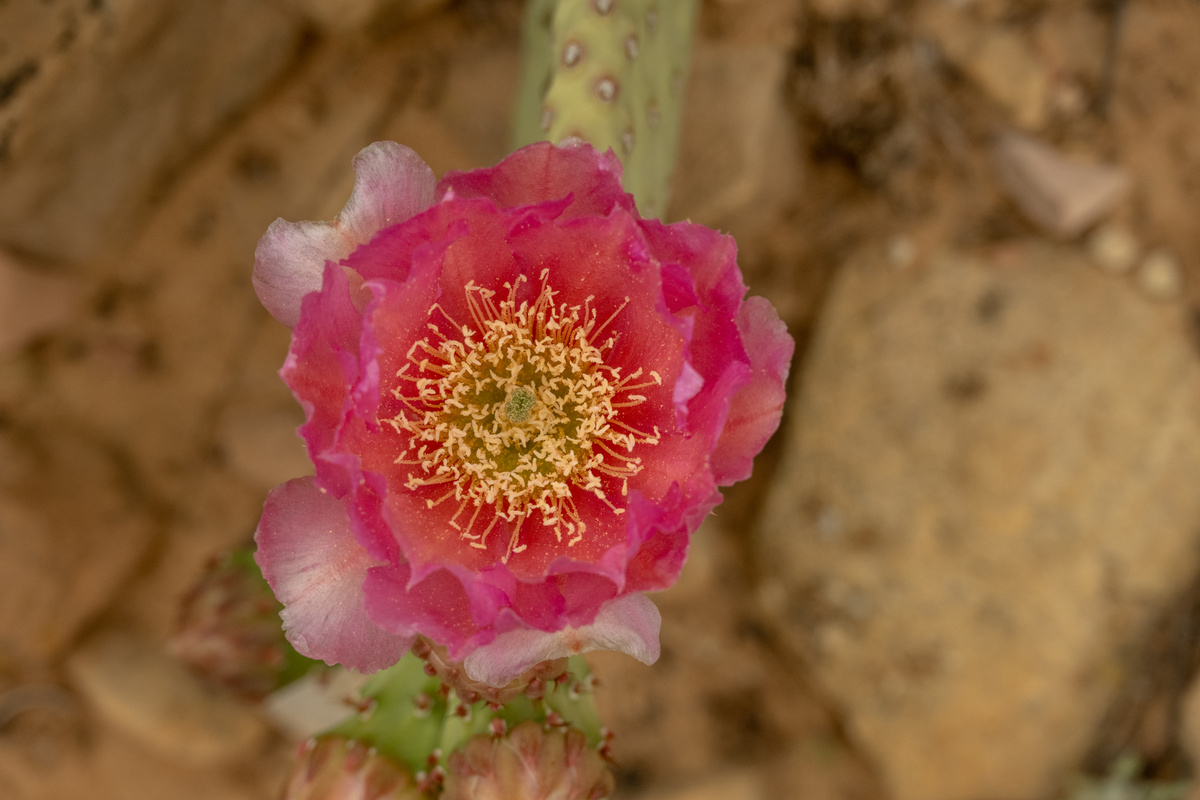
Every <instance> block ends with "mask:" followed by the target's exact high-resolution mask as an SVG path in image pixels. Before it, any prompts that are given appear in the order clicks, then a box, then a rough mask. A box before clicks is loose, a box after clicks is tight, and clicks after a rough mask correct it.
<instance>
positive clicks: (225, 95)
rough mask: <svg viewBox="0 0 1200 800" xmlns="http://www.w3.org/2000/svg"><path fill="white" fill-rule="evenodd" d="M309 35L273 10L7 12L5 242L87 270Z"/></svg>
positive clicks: (1, 172) (142, 0) (241, 2)
mask: <svg viewBox="0 0 1200 800" xmlns="http://www.w3.org/2000/svg"><path fill="white" fill-rule="evenodd" d="M300 37H301V21H300V20H299V19H298V18H294V17H291V16H288V15H287V14H285V13H284V12H283V11H282V10H281V9H279V8H278V7H277V6H276V4H275V3H273V2H270V0H213V1H212V2H205V3H164V2H159V0H122V2H109V3H98V2H85V0H70V2H65V3H57V4H48V3H36V4H35V3H5V4H3V5H0V65H3V66H2V67H0V86H3V87H4V89H3V96H2V97H0V185H3V187H4V191H3V192H0V241H4V242H7V243H9V244H10V245H13V246H14V247H16V248H18V249H20V250H23V251H28V252H31V253H36V254H38V255H40V256H43V257H47V258H56V259H68V260H75V261H78V260H82V259H85V258H89V257H94V256H95V255H97V254H98V253H100V252H107V251H110V250H111V249H112V248H114V247H115V246H116V245H119V244H120V243H122V242H124V241H126V240H127V239H128V238H129V237H130V236H131V235H132V234H133V233H134V231H135V230H136V228H137V226H138V223H139V222H140V221H141V220H142V218H143V217H144V216H145V214H146V212H147V210H148V209H149V208H150V206H151V205H152V204H153V203H154V202H155V200H156V199H157V198H158V197H160V196H161V194H162V193H163V191H164V189H165V188H166V187H167V186H168V185H169V184H170V183H171V182H172V181H173V178H174V175H175V173H176V171H177V170H179V169H180V168H181V167H182V166H183V165H184V163H185V162H186V160H187V158H188V157H189V156H191V155H192V154H193V153H194V152H195V151H196V150H197V149H198V148H199V147H201V146H202V145H204V144H205V143H207V142H208V140H209V139H210V138H211V137H212V136H213V135H214V134H215V133H216V132H217V131H218V130H219V129H220V127H221V126H222V125H224V124H226V123H228V122H229V121H230V120H231V119H232V118H233V117H234V116H235V115H237V114H238V113H239V112H241V111H242V110H244V109H245V108H246V107H247V106H248V105H249V104H250V103H251V102H253V101H254V100H255V99H256V98H258V97H259V96H260V95H261V94H262V92H263V91H264V90H266V89H267V88H268V87H269V86H270V85H271V84H272V82H274V81H275V80H276V79H277V78H278V77H279V76H280V75H282V73H283V71H284V70H285V69H286V68H287V67H288V66H289V64H290V63H291V61H292V60H293V57H294V56H295V54H296V52H297V48H298V46H299V43H300Z"/></svg>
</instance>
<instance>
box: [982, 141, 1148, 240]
mask: <svg viewBox="0 0 1200 800" xmlns="http://www.w3.org/2000/svg"><path fill="white" fill-rule="evenodd" d="M992 158H993V161H994V163H995V165H996V172H997V173H998V174H999V176H1000V181H1001V183H1002V184H1003V185H1004V188H1005V189H1006V190H1007V191H1008V195H1009V197H1011V198H1012V199H1013V201H1014V202H1015V203H1016V204H1017V208H1019V209H1021V211H1022V212H1023V213H1024V214H1025V216H1027V217H1029V218H1030V219H1031V220H1033V221H1034V222H1036V223H1037V224H1038V225H1040V226H1042V227H1043V228H1045V229H1046V231H1047V232H1048V233H1051V234H1054V235H1056V236H1061V237H1066V238H1069V237H1072V236H1075V235H1076V234H1078V233H1081V232H1082V231H1083V230H1084V229H1086V228H1087V227H1089V226H1090V225H1092V224H1093V223H1095V222H1097V221H1098V220H1099V219H1101V218H1102V217H1103V216H1105V215H1106V214H1108V212H1110V211H1112V209H1113V207H1114V206H1116V204H1117V203H1119V202H1120V201H1121V199H1122V198H1124V196H1125V195H1126V193H1127V192H1128V191H1129V176H1128V175H1126V174H1125V172H1124V171H1123V170H1121V169H1120V168H1118V167H1112V166H1107V165H1104V164H1088V163H1085V162H1082V161H1078V160H1076V159H1072V158H1068V157H1066V156H1064V155H1063V154H1061V153H1059V152H1058V151H1057V150H1055V149H1054V148H1052V147H1050V146H1048V145H1046V144H1043V143H1042V142H1040V141H1038V140H1037V139H1034V138H1032V137H1029V136H1025V135H1023V134H1020V133H1013V132H1008V133H1003V134H1001V135H1000V136H999V137H998V138H997V139H996V142H995V145H994V146H993V148H992Z"/></svg>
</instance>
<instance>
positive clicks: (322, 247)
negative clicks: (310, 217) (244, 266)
mask: <svg viewBox="0 0 1200 800" xmlns="http://www.w3.org/2000/svg"><path fill="white" fill-rule="evenodd" d="M353 249H354V243H353V242H351V241H350V240H349V239H347V238H346V236H345V235H344V234H343V232H342V231H341V230H340V229H339V228H338V227H337V226H336V225H335V224H333V223H330V222H288V221H287V220H285V219H283V218H282V217H281V218H280V219H277V220H275V221H274V222H272V223H271V226H270V227H269V228H267V232H266V233H264V234H263V237H262V238H261V239H259V240H258V248H257V249H255V251H254V277H253V279H252V280H253V283H254V291H255V293H256V294H257V295H258V299H259V301H261V302H262V304H263V306H264V307H265V308H266V309H267V311H269V312H270V313H271V316H272V317H274V318H275V319H277V320H279V321H280V322H282V323H283V324H284V325H287V326H288V327H289V328H294V327H296V323H297V322H298V321H299V319H300V301H301V300H303V299H304V296H305V295H306V294H308V293H309V292H315V291H317V290H318V289H320V288H321V273H322V272H324V270H325V262H326V261H334V262H337V261H341V260H342V259H343V258H345V257H346V255H347V254H348V253H349V252H350V251H351V250H353Z"/></svg>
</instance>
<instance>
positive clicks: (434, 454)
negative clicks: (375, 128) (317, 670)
mask: <svg viewBox="0 0 1200 800" xmlns="http://www.w3.org/2000/svg"><path fill="white" fill-rule="evenodd" d="M354 168H355V171H356V173H357V182H356V183H355V186H354V192H353V194H352V195H351V197H350V201H349V202H348V203H347V205H346V207H345V208H344V209H343V210H342V212H341V214H340V215H339V216H338V218H337V219H336V220H335V221H333V222H331V223H312V222H302V223H289V222H285V221H283V220H277V221H276V222H275V223H274V224H272V225H271V227H270V228H269V229H268V230H267V233H266V235H264V236H263V238H262V241H261V242H260V243H259V246H258V250H257V252H256V254H255V255H256V260H255V268H254V285H255V289H256V290H257V292H258V296H259V298H260V299H261V300H262V302H263V305H265V306H266V307H267V309H268V310H269V311H270V312H271V313H272V314H273V315H274V316H275V317H276V319H278V320H279V321H280V322H283V323H284V324H286V325H289V326H292V327H293V335H292V346H291V352H290V353H289V355H288V358H287V361H286V363H285V364H284V366H283V370H282V372H281V374H282V376H283V379H284V381H285V382H286V383H287V384H288V386H290V387H291V389H292V391H293V392H294V393H295V395H296V397H297V399H298V400H299V401H300V403H301V405H302V406H303V407H304V410H305V413H306V415H307V420H308V421H307V422H306V424H305V425H304V426H303V427H302V428H301V429H300V433H301V435H302V436H303V438H304V440H305V442H306V443H307V446H308V451H309V454H310V456H311V457H312V460H313V463H314V464H315V466H316V476H315V477H313V478H299V479H296V480H293V481H290V482H289V483H286V484H284V485H283V486H280V487H278V488H276V489H275V490H274V491H273V492H272V493H271V495H270V496H269V498H268V499H267V502H266V507H265V510H264V513H263V517H262V521H261V523H260V524H259V528H258V533H257V541H258V555H257V558H258V562H259V565H260V566H261V567H262V570H263V573H264V575H266V577H267V580H268V581H269V582H270V583H271V586H272V588H273V589H274V590H275V593H276V595H277V596H278V598H279V599H280V601H281V602H282V603H283V604H284V606H285V609H284V611H283V618H284V626H285V628H286V630H287V634H288V637H289V639H290V640H291V641H292V643H293V644H294V645H295V646H296V648H297V649H298V650H300V651H301V652H302V653H304V654H306V655H308V656H311V657H314V658H319V659H323V660H325V661H328V662H340V663H342V664H345V665H346V666H349V667H353V668H356V669H360V670H366V671H370V670H377V669H381V668H383V667H386V666H389V665H391V664H392V663H394V662H395V661H397V660H398V659H399V658H400V656H401V655H403V653H404V652H405V651H406V650H408V648H409V647H410V646H411V644H412V642H413V638H414V637H415V636H416V635H417V634H424V635H425V636H426V637H428V638H429V639H432V640H433V641H435V642H438V643H441V644H443V645H445V646H446V647H447V648H448V650H449V655H450V657H452V658H455V659H465V662H464V663H465V666H466V670H467V672H468V674H469V675H470V676H471V677H472V678H473V679H475V680H480V681H483V682H485V683H489V684H491V685H494V686H500V685H503V684H504V683H506V682H507V681H508V680H509V679H510V678H512V677H514V676H515V675H518V674H520V673H521V672H523V671H524V670H526V669H528V668H529V667H530V666H532V665H533V664H535V663H537V662H539V661H542V660H545V659H551V658H558V657H561V656H563V655H567V654H570V653H576V652H583V651H586V650H590V649H596V648H605V649H617V650H623V651H625V652H627V653H629V654H631V655H633V656H634V657H636V658H638V659H640V660H642V661H644V662H646V663H652V662H653V661H654V660H655V659H656V658H657V657H658V651H659V647H658V628H659V623H660V618H659V616H658V612H657V610H656V609H655V607H654V605H653V603H651V602H650V600H649V599H648V598H646V597H645V595H643V594H642V593H643V592H648V591H655V590H659V589H665V588H666V587H668V586H670V585H671V584H672V583H673V582H674V581H675V579H676V577H677V576H678V575H679V571H680V569H681V567H682V566H683V562H684V558H685V556H686V552H687V546H688V539H689V537H690V535H691V533H692V532H693V531H694V530H695V529H696V527H697V526H698V525H699V524H700V521H701V520H702V519H703V518H704V517H705V516H706V515H707V514H708V513H709V511H711V510H712V509H713V507H714V506H716V505H717V503H719V502H720V500H721V495H720V492H719V491H718V487H720V486H725V485H728V484H731V483H733V482H735V481H738V480H741V479H743V478H745V477H746V476H747V475H749V474H750V466H751V460H752V459H753V457H754V455H755V454H756V453H758V451H759V450H760V449H761V448H762V446H763V445H764V443H765V442H766V441H767V439H768V438H769V437H770V436H771V434H772V433H773V432H774V431H775V429H776V427H777V426H778V424H779V417H780V412H781V409H782V407H783V399H784V381H785V378H786V375H787V371H788V366H789V363H790V360H791V356H792V349H793V342H792V339H791V337H790V336H788V334H787V331H786V329H785V327H784V325H783V323H782V322H780V320H779V317H778V315H777V314H776V313H775V310H774V309H773V308H772V307H771V305H770V304H769V303H768V302H767V301H766V300H764V299H762V298H759V297H750V298H744V295H745V292H746V287H745V286H744V285H743V283H742V277H741V272H740V271H739V269H738V266H737V262H736V250H735V246H734V242H733V240H732V239H731V238H729V237H727V236H723V235H721V234H719V233H716V232H715V231H712V230H709V229H708V228H705V227H703V226H700V225H695V224H692V223H675V224H672V225H666V224H663V223H661V222H658V221H656V220H644V219H641V218H640V217H639V216H638V213H637V211H636V209H635V207H634V203H633V199H632V198H631V197H630V196H629V195H628V194H626V193H625V192H624V191H623V190H622V189H621V184H620V164H619V162H618V161H617V159H616V158H615V157H614V156H613V155H612V154H611V153H609V154H606V155H605V154H600V153H598V152H596V151H595V150H594V149H592V148H591V147H590V146H588V145H586V144H583V143H581V142H577V141H571V142H568V143H564V144H560V145H551V144H547V143H542V144H535V145H530V146H529V147H526V148H523V149H521V150H518V151H517V152H515V153H513V154H512V155H511V156H509V157H508V158H506V159H505V160H504V161H502V162H501V163H500V164H499V165H498V166H496V167H493V168H491V169H480V170H474V171H471V172H465V173H458V172H451V173H448V174H447V175H446V176H445V177H444V178H443V179H442V180H441V182H439V183H436V184H435V180H434V176H433V174H432V172H431V171H430V170H429V168H428V167H427V166H425V164H424V163H422V162H421V160H420V159H419V158H418V157H417V156H416V155H415V154H414V153H413V152H412V151H411V150H409V149H407V148H405V147H402V146H400V145H397V144H394V143H390V142H384V143H376V144H373V145H371V146H370V147H367V148H366V149H364V150H363V151H362V152H361V153H359V154H358V156H357V157H356V158H355V160H354Z"/></svg>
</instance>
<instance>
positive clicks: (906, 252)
mask: <svg viewBox="0 0 1200 800" xmlns="http://www.w3.org/2000/svg"><path fill="white" fill-rule="evenodd" d="M887 257H888V261H889V262H891V264H892V266H893V267H895V268H896V269H905V268H907V267H910V266H912V263H913V261H915V260H916V258H917V247H916V245H914V244H913V240H912V239H910V238H908V237H907V236H897V237H896V238H895V239H892V241H891V243H890V244H888V251H887Z"/></svg>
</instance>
